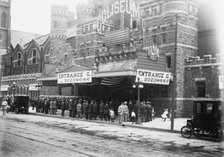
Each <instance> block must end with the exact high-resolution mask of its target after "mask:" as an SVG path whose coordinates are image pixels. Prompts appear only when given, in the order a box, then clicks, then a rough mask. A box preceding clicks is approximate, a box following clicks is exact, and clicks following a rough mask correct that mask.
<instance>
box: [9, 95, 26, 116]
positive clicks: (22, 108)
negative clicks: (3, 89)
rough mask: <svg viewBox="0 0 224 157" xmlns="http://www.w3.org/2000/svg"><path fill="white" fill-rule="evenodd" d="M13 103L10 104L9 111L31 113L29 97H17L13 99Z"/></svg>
mask: <svg viewBox="0 0 224 157" xmlns="http://www.w3.org/2000/svg"><path fill="white" fill-rule="evenodd" d="M13 99H14V100H13V101H12V103H11V104H10V108H9V111H11V112H15V113H16V114H18V113H22V112H23V113H26V114H27V113H29V96H27V95H16V96H14V97H13Z"/></svg>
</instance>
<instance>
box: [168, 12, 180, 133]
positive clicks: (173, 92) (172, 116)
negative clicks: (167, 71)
mask: <svg viewBox="0 0 224 157" xmlns="http://www.w3.org/2000/svg"><path fill="white" fill-rule="evenodd" d="M175 20H176V25H175V45H174V53H173V83H172V104H171V127H170V129H171V132H173V130H174V107H175V106H176V77H177V76H176V75H177V74H176V59H177V29H178V15H177V14H176V15H175Z"/></svg>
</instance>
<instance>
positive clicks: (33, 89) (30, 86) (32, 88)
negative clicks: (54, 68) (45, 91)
mask: <svg viewBox="0 0 224 157" xmlns="http://www.w3.org/2000/svg"><path fill="white" fill-rule="evenodd" d="M37 85H38V84H29V90H30V91H37V90H38V87H37Z"/></svg>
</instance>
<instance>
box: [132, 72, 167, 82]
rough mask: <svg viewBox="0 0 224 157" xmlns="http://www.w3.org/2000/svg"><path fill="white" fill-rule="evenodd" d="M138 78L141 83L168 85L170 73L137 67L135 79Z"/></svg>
mask: <svg viewBox="0 0 224 157" xmlns="http://www.w3.org/2000/svg"><path fill="white" fill-rule="evenodd" d="M138 78H139V81H140V82H142V83H150V84H162V85H169V83H170V78H171V73H168V72H161V71H148V70H142V69H138V70H137V75H136V80H138Z"/></svg>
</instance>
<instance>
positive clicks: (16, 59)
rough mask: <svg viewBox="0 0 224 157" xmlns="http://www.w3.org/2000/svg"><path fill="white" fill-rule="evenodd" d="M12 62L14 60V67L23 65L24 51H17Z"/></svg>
mask: <svg viewBox="0 0 224 157" xmlns="http://www.w3.org/2000/svg"><path fill="white" fill-rule="evenodd" d="M12 62H13V67H19V66H22V64H23V57H22V53H21V52H18V53H16V55H15V56H14V59H13V61H12Z"/></svg>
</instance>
